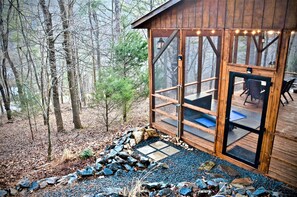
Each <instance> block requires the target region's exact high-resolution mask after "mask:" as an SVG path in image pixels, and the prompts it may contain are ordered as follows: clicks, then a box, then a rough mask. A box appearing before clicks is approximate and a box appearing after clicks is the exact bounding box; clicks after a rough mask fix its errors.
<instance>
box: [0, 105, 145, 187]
mask: <svg viewBox="0 0 297 197" xmlns="http://www.w3.org/2000/svg"><path fill="white" fill-rule="evenodd" d="M135 106H137V107H132V110H131V111H130V112H129V118H128V122H127V123H125V124H122V123H121V122H120V121H118V122H115V123H114V124H113V126H112V127H111V129H110V131H109V132H106V131H105V126H104V124H102V117H100V113H99V110H98V108H91V107H83V109H82V111H81V122H82V124H83V127H84V128H83V129H80V130H77V129H73V124H72V112H71V106H70V104H62V116H63V121H64V127H65V132H57V131H56V127H55V119H54V114H53V112H51V115H50V124H51V128H52V134H51V140H52V158H53V159H52V161H51V162H48V161H47V148H48V134H47V127H46V126H44V125H43V119H42V116H37V117H36V128H37V129H36V130H35V126H34V123H32V124H33V127H34V128H33V129H34V131H33V134H34V140H32V137H31V131H30V127H29V123H28V119H27V118H26V117H24V116H23V115H21V114H16V115H15V116H14V121H13V123H8V122H7V119H6V116H5V115H1V116H0V123H1V125H0V161H1V162H0V188H9V187H12V186H14V185H15V184H16V183H17V182H18V181H19V180H20V179H22V178H23V177H28V178H30V179H31V180H39V179H42V178H45V177H51V176H57V175H60V176H61V175H66V174H69V173H72V172H75V171H76V170H77V169H81V168H83V167H85V166H86V164H87V163H94V161H95V158H96V157H92V158H90V159H86V160H83V159H81V158H80V157H79V154H80V153H81V152H82V151H83V150H84V149H86V148H89V149H91V150H93V152H94V154H95V156H98V155H99V153H100V152H101V151H102V150H103V149H104V147H105V145H106V144H108V143H109V142H110V141H111V139H113V138H114V137H115V136H117V135H118V134H119V133H120V132H121V131H123V130H125V129H126V128H128V127H135V126H138V125H139V126H142V125H145V124H147V123H148V100H145V101H141V102H139V103H136V105H135ZM69 158H70V159H69ZM65 160H67V161H65Z"/></svg>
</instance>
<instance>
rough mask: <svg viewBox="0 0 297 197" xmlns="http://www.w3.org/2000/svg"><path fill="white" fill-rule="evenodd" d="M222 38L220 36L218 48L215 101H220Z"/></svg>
mask: <svg viewBox="0 0 297 197" xmlns="http://www.w3.org/2000/svg"><path fill="white" fill-rule="evenodd" d="M221 42H222V36H218V46H217V51H218V53H219V54H218V55H217V60H216V76H215V77H216V78H217V79H216V80H215V89H216V91H215V92H214V99H218V91H219V79H220V78H219V76H220V67H221V54H222V52H221V48H222V45H221V44H222V43H221Z"/></svg>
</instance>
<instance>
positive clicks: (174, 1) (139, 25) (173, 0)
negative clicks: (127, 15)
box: [131, 0, 183, 29]
mask: <svg viewBox="0 0 297 197" xmlns="http://www.w3.org/2000/svg"><path fill="white" fill-rule="evenodd" d="M181 1H183V0H170V1H167V2H166V3H164V4H162V5H160V6H159V7H157V8H156V9H154V10H152V11H151V12H149V13H147V14H146V15H144V16H143V17H141V18H139V19H137V20H136V21H134V22H133V23H132V24H131V26H132V28H133V29H137V28H143V24H144V23H146V22H147V21H149V20H150V19H152V18H153V17H155V16H156V15H158V14H160V13H161V12H163V11H165V10H167V9H169V8H170V7H172V6H174V5H176V4H177V3H179V2H181Z"/></svg>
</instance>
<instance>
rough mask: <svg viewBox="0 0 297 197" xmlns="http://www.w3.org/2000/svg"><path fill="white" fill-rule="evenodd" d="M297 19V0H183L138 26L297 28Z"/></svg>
mask: <svg viewBox="0 0 297 197" xmlns="http://www.w3.org/2000/svg"><path fill="white" fill-rule="evenodd" d="M139 20H140V19H139ZM139 20H138V21H139ZM296 21H297V0H183V1H181V2H179V3H177V4H174V5H173V6H171V7H169V8H167V9H165V10H163V11H162V12H160V13H159V14H158V15H156V16H154V17H152V18H150V19H149V20H146V21H143V23H141V24H139V25H138V26H134V27H135V28H161V29H162V28H205V29H221V28H229V29H233V28H234V29H235V28H240V29H275V30H280V29H288V30H296V29H297V22H296ZM132 25H133V24H132Z"/></svg>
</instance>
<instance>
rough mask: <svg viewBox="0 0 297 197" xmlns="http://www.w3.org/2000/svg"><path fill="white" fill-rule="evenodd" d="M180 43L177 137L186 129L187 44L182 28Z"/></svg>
mask: <svg viewBox="0 0 297 197" xmlns="http://www.w3.org/2000/svg"><path fill="white" fill-rule="evenodd" d="M180 38H181V39H180V43H179V52H180V54H179V57H178V84H179V86H178V90H179V91H178V101H179V102H178V103H179V106H178V132H177V137H178V138H180V137H181V136H182V135H183V131H184V124H183V121H182V120H183V119H184V107H183V106H182V103H184V95H185V89H184V85H185V60H184V59H185V44H186V34H185V33H184V31H183V30H182V31H181V32H180Z"/></svg>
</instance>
